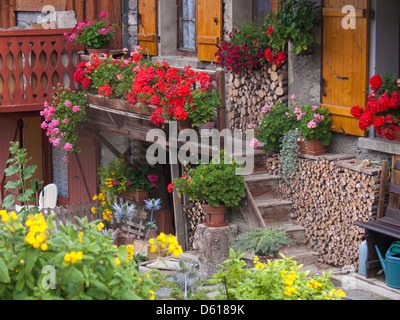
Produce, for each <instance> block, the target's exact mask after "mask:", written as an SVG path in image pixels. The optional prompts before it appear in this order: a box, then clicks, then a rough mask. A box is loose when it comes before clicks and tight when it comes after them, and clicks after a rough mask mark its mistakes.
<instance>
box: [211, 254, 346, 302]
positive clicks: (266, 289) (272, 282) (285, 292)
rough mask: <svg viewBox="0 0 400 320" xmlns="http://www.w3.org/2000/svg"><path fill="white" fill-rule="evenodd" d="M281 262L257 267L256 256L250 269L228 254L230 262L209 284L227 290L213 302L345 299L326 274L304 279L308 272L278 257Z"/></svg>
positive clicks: (239, 257)
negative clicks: (226, 299) (225, 300)
mask: <svg viewBox="0 0 400 320" xmlns="http://www.w3.org/2000/svg"><path fill="white" fill-rule="evenodd" d="M281 256H282V258H281V259H277V260H269V261H268V262H267V263H261V262H260V261H259V260H258V257H257V256H256V257H255V259H254V264H255V266H254V267H253V268H244V267H245V265H246V262H245V261H243V260H242V259H241V258H242V257H243V254H242V253H241V252H240V250H239V251H237V252H235V251H234V250H233V249H231V250H230V259H228V260H226V261H224V262H223V265H222V268H221V269H220V270H219V271H218V272H217V273H216V274H215V275H214V276H213V278H212V279H211V280H210V283H211V284H220V285H221V288H225V284H226V287H227V288H228V297H227V295H226V292H224V291H223V290H224V289H219V290H220V295H219V296H218V297H217V298H220V299H224V298H229V300H340V299H341V298H343V297H344V296H345V293H344V292H343V291H342V290H336V289H335V288H334V286H333V284H332V282H331V281H330V280H329V278H330V277H331V274H330V273H326V272H323V273H322V276H314V277H312V278H311V277H308V273H309V272H308V271H302V270H300V268H301V265H300V266H298V265H297V263H296V261H294V260H292V259H291V258H287V257H285V256H284V255H282V254H281Z"/></svg>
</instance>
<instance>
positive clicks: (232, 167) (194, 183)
mask: <svg viewBox="0 0 400 320" xmlns="http://www.w3.org/2000/svg"><path fill="white" fill-rule="evenodd" d="M241 167H242V165H241V164H239V163H237V162H236V160H235V159H234V158H232V157H230V156H229V155H227V153H226V152H225V151H224V150H221V152H220V153H219V154H216V155H215V156H214V157H213V159H212V160H211V162H210V163H202V162H201V161H199V162H198V164H197V166H196V167H194V168H190V169H189V170H188V172H187V175H184V176H182V177H181V178H177V179H174V182H173V188H174V189H175V190H176V191H177V192H178V194H181V195H182V194H185V195H186V196H187V197H188V198H189V199H190V200H199V201H202V202H203V207H204V210H205V211H206V220H205V222H204V224H205V225H206V226H209V227H222V226H226V225H227V220H226V214H227V210H228V207H235V206H238V205H239V202H240V200H241V199H242V198H243V197H244V196H245V195H246V192H245V186H244V177H243V176H241V175H238V171H239V170H240V168H241ZM171 187H172V186H171V185H170V186H169V190H170V191H171Z"/></svg>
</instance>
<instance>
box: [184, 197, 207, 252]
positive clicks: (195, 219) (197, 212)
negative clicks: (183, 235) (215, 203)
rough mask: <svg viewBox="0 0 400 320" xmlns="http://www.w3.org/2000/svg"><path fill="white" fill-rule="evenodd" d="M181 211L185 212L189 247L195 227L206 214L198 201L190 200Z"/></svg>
mask: <svg viewBox="0 0 400 320" xmlns="http://www.w3.org/2000/svg"><path fill="white" fill-rule="evenodd" d="M183 212H184V213H185V214H186V217H187V221H188V245H189V248H192V247H193V239H194V233H195V231H196V228H197V226H198V225H199V224H201V223H203V221H204V219H205V215H206V214H205V211H204V209H203V206H202V205H201V203H200V202H199V201H195V202H190V203H189V204H187V205H186V206H184V207H183Z"/></svg>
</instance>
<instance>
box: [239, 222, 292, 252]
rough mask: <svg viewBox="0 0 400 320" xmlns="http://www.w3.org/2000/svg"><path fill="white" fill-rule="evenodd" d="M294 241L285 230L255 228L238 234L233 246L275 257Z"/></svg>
mask: <svg viewBox="0 0 400 320" xmlns="http://www.w3.org/2000/svg"><path fill="white" fill-rule="evenodd" d="M292 243H293V240H292V239H290V238H289V237H288V236H287V234H286V231H285V230H280V229H276V228H253V229H249V230H247V231H246V232H245V233H242V234H240V235H238V236H236V237H235V238H234V239H233V243H232V247H233V248H234V249H236V250H238V249H239V250H241V251H244V252H248V253H253V252H254V253H255V254H256V255H260V256H270V257H275V256H276V255H277V254H278V252H279V251H281V250H283V249H285V248H286V247H288V246H289V245H291V244H292Z"/></svg>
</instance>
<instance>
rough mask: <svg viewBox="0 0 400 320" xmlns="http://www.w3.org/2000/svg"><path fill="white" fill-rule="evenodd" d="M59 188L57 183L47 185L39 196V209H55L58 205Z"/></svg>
mask: <svg viewBox="0 0 400 320" xmlns="http://www.w3.org/2000/svg"><path fill="white" fill-rule="evenodd" d="M57 197H58V188H57V185H56V184H55V183H50V184H48V185H46V186H45V187H44V188H43V190H42V191H40V194H39V203H38V208H39V211H41V210H42V209H43V208H50V209H54V208H55V207H56V205H57Z"/></svg>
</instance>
